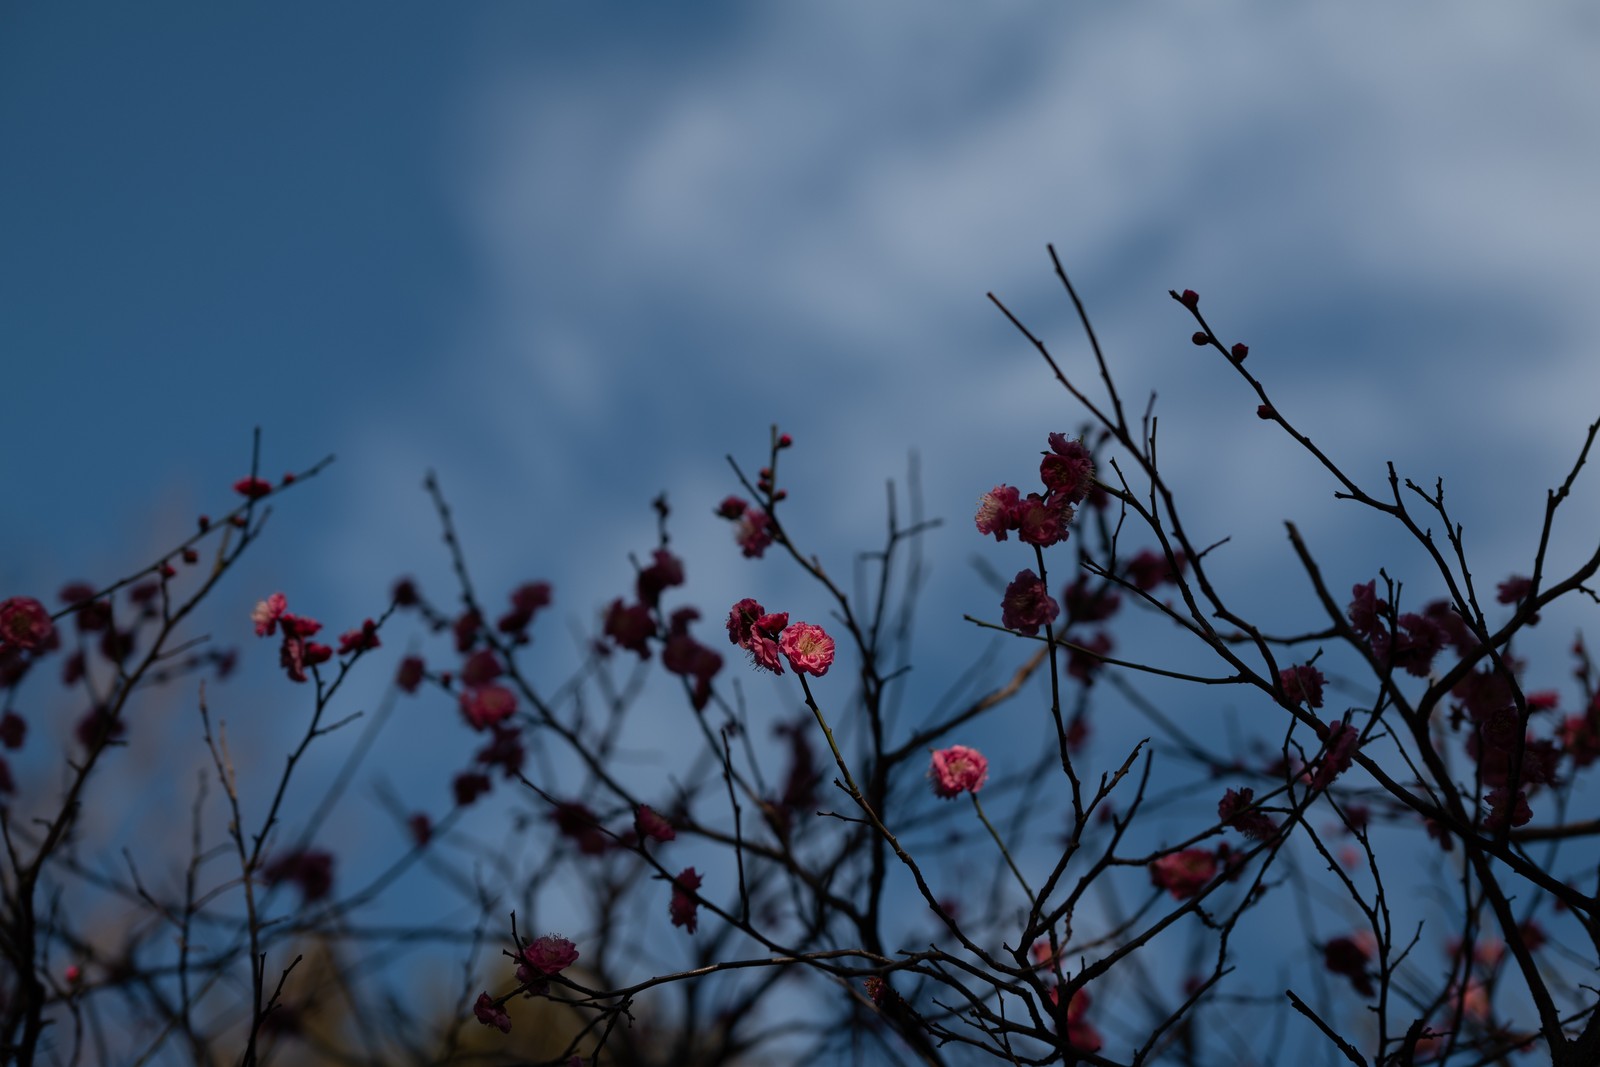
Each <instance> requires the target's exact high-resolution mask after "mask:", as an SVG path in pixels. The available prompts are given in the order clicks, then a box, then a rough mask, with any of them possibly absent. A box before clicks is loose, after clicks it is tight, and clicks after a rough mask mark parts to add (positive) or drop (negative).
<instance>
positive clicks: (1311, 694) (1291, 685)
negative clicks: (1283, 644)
mask: <svg viewBox="0 0 1600 1067" xmlns="http://www.w3.org/2000/svg"><path fill="white" fill-rule="evenodd" d="M1325 681H1326V679H1324V678H1323V677H1322V672H1321V671H1319V670H1317V669H1316V668H1315V667H1312V666H1310V665H1308V664H1302V665H1300V666H1298V667H1285V668H1284V669H1283V670H1281V671H1279V672H1278V684H1279V685H1281V686H1283V692H1284V695H1286V696H1287V697H1288V698H1289V699H1290V700H1292V701H1294V702H1295V703H1296V704H1301V703H1303V704H1306V705H1308V706H1310V707H1313V708H1320V707H1322V686H1323V683H1324V682H1325Z"/></svg>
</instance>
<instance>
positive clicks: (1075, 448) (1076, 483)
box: [1039, 433, 1094, 504]
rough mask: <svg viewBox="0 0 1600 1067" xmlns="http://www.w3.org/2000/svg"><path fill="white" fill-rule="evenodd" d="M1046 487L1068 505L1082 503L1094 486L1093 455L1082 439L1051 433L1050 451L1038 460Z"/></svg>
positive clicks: (1040, 475) (1041, 476)
mask: <svg viewBox="0 0 1600 1067" xmlns="http://www.w3.org/2000/svg"><path fill="white" fill-rule="evenodd" d="M1039 477H1040V479H1041V480H1043V482H1044V484H1045V488H1047V489H1049V490H1050V492H1051V493H1052V494H1054V495H1056V496H1060V497H1061V498H1062V499H1064V500H1065V501H1066V502H1067V503H1069V504H1079V503H1082V502H1083V500H1084V498H1085V497H1087V496H1088V495H1089V490H1090V489H1092V488H1093V487H1094V457H1093V456H1091V455H1090V454H1089V449H1088V448H1087V447H1086V446H1085V445H1084V443H1083V442H1082V441H1077V440H1073V439H1072V438H1069V437H1067V436H1066V435H1065V434H1059V433H1053V434H1051V435H1050V451H1049V452H1046V453H1045V456H1044V459H1042V460H1040V461H1039Z"/></svg>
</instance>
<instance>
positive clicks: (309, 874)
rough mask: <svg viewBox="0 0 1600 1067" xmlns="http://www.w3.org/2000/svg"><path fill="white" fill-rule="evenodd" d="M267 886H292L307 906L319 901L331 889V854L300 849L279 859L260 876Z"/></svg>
mask: <svg viewBox="0 0 1600 1067" xmlns="http://www.w3.org/2000/svg"><path fill="white" fill-rule="evenodd" d="M261 877H262V879H263V880H264V881H265V882H266V883H267V884H268V885H277V884H278V883H280V882H293V883H295V884H296V885H297V886H299V887H300V896H301V899H302V900H304V901H305V902H307V903H310V902H311V901H314V900H321V899H322V898H323V897H325V896H327V895H328V893H329V891H330V890H332V888H333V854H332V853H330V852H324V851H322V850H321V849H300V850H297V851H294V852H290V853H288V854H286V855H284V856H281V857H279V858H278V859H276V860H274V861H273V862H272V863H270V864H268V865H267V867H266V869H264V870H263V871H262V872H261Z"/></svg>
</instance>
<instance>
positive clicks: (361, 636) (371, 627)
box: [339, 619, 382, 656]
mask: <svg viewBox="0 0 1600 1067" xmlns="http://www.w3.org/2000/svg"><path fill="white" fill-rule="evenodd" d="M381 644H382V642H381V641H379V640H378V624H377V623H375V622H373V621H372V620H371V619H366V620H364V621H363V622H362V623H361V626H360V627H359V628H357V629H354V630H346V631H345V632H344V633H342V634H340V635H339V655H341V656H346V655H349V654H350V653H351V652H365V651H367V650H368V649H373V648H377V647H378V646H379V645H381Z"/></svg>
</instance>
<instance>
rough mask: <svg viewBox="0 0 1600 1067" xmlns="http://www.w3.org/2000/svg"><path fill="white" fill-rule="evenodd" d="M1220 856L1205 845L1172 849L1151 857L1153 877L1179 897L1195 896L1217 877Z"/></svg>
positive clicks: (1180, 898) (1159, 885)
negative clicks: (1177, 849)
mask: <svg viewBox="0 0 1600 1067" xmlns="http://www.w3.org/2000/svg"><path fill="white" fill-rule="evenodd" d="M1216 874H1217V857H1216V856H1215V855H1214V854H1213V853H1211V852H1208V851H1206V850H1205V849H1203V848H1186V849H1184V850H1183V851H1182V852H1169V853H1167V854H1166V855H1165V856H1158V857H1157V858H1156V859H1153V860H1151V861H1150V881H1151V883H1152V884H1153V885H1155V886H1156V887H1157V888H1159V889H1165V890H1166V891H1167V892H1169V893H1171V894H1172V896H1173V898H1174V899H1176V900H1183V899H1184V898H1186V897H1192V896H1194V895H1195V894H1196V893H1198V892H1200V890H1201V889H1203V888H1205V884H1206V883H1207V882H1209V881H1211V879H1212V878H1214V877H1216Z"/></svg>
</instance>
